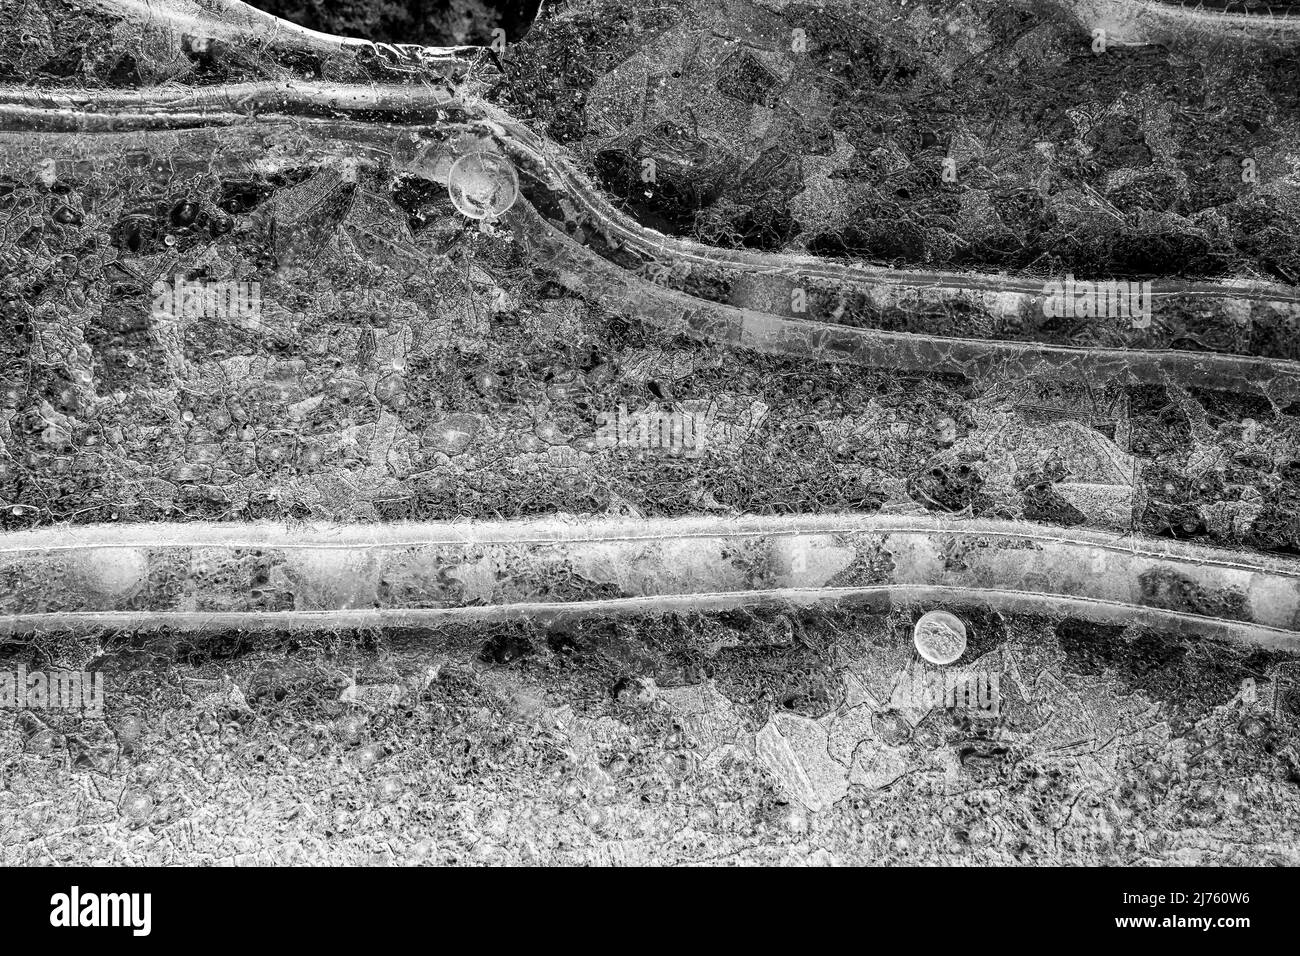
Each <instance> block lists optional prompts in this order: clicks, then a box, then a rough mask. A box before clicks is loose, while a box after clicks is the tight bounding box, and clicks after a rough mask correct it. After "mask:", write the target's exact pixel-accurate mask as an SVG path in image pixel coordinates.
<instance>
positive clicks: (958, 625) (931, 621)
mask: <svg viewBox="0 0 1300 956" xmlns="http://www.w3.org/2000/svg"><path fill="white" fill-rule="evenodd" d="M912 640H913V641H915V642H916V649H917V651H919V652H920V654H921V656H922V657H924V658H925V659H926V660H927V661H929V662H930V663H931V664H951V663H952V662H953V661H955V660H956V659H957V658H959V657H961V656H962V654H964V653H965V651H966V625H965V624H963V623H962V622H961V619H960V618H958V617H957V616H955V615H953V614H949V613H948V612H947V611H930V612H929V613H928V614H923V615H922V616H921V619H920V620H919V621H917V622H916V629H915V630H914V631H913V632H912Z"/></svg>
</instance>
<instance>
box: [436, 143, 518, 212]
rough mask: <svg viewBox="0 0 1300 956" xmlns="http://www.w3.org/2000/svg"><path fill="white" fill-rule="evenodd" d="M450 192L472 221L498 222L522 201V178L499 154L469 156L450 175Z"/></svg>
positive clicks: (458, 206) (458, 163) (458, 208)
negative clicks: (520, 198)
mask: <svg viewBox="0 0 1300 956" xmlns="http://www.w3.org/2000/svg"><path fill="white" fill-rule="evenodd" d="M447 192H449V193H450V194H451V201H452V204H453V205H454V206H455V207H456V209H457V210H458V211H460V212H461V213H463V214H464V215H466V216H468V217H469V218H470V219H495V218H496V217H497V216H501V215H503V214H504V213H505V212H506V210H507V209H509V208H510V207H511V206H513V205H514V204H515V200H516V199H518V198H519V174H518V173H517V172H515V167H514V165H513V164H512V163H511V162H510V160H508V159H506V158H505V157H504V156H502V155H500V154H498V153H466V154H465V155H464V156H462V157H460V159H458V160H456V162H455V163H454V164H453V165H452V167H451V171H450V172H449V173H448V174H447Z"/></svg>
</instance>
